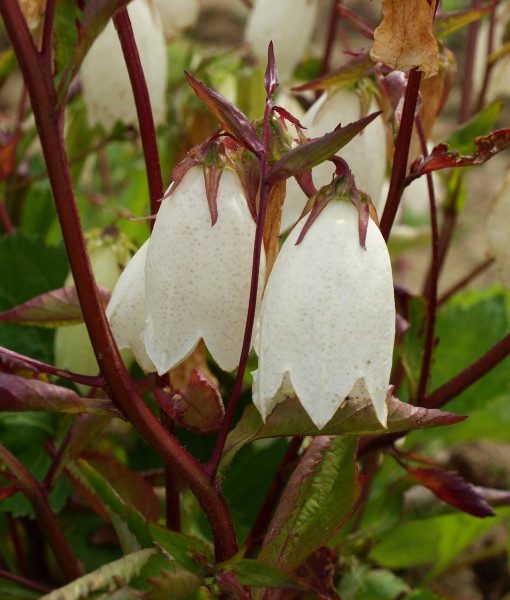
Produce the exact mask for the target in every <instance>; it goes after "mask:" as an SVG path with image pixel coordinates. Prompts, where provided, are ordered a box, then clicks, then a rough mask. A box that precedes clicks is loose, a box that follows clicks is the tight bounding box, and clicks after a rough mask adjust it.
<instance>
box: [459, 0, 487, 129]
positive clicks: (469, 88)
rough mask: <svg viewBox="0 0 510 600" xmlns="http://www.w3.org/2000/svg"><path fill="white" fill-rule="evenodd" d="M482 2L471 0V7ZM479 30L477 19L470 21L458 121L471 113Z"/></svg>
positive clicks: (461, 121)
mask: <svg viewBox="0 0 510 600" xmlns="http://www.w3.org/2000/svg"><path fill="white" fill-rule="evenodd" d="M481 4H482V1H481V0H472V2H471V6H472V8H477V7H478V6H480V5H481ZM479 30H480V23H479V21H475V22H474V23H471V25H470V26H469V29H468V39H467V44H466V54H465V57H464V60H465V62H464V73H463V78H462V98H461V103H460V113H459V123H464V122H465V121H467V120H468V119H469V117H470V116H471V114H472V108H471V104H472V97H473V71H474V65H475V53H476V42H477V39H478V32H479Z"/></svg>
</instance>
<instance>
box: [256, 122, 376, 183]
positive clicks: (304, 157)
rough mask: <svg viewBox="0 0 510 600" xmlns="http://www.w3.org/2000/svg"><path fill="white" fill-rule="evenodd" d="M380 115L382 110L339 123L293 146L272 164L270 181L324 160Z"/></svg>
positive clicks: (278, 179)
mask: <svg viewBox="0 0 510 600" xmlns="http://www.w3.org/2000/svg"><path fill="white" fill-rule="evenodd" d="M379 115H380V112H375V113H372V114H371V115H368V117H363V118H362V119H359V121H355V122H354V123H349V124H348V125H346V126H345V127H341V126H340V125H339V126H338V127H337V128H336V129H335V130H334V131H331V132H330V133H326V135H323V136H322V137H320V138H316V139H313V140H311V141H309V142H306V143H304V144H302V145H300V146H297V147H296V148H293V149H292V150H290V152H287V154H285V156H283V157H282V158H281V159H280V160H279V161H277V162H276V163H274V165H272V166H271V168H270V169H269V172H268V174H267V178H268V181H270V182H271V183H273V184H274V183H276V182H277V181H280V180H281V179H287V178H288V177H292V176H293V175H295V174H296V173H299V172H300V171H304V170H307V169H311V168H312V167H315V166H316V165H318V164H320V163H322V162H324V161H325V160H327V159H328V158H330V157H331V156H333V155H334V154H336V153H337V152H338V151H339V150H340V148H343V147H344V146H345V145H346V144H348V143H349V142H350V141H351V140H352V138H353V137H355V136H356V135H357V134H358V133H359V132H360V131H362V130H363V129H365V127H366V126H367V125H369V124H370V123H371V122H372V121H373V120H374V119H375V118H377V117H378V116H379Z"/></svg>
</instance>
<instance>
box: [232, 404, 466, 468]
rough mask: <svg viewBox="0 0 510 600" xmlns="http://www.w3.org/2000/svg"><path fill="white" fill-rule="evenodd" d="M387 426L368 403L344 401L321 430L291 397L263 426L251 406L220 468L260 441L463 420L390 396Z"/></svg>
mask: <svg viewBox="0 0 510 600" xmlns="http://www.w3.org/2000/svg"><path fill="white" fill-rule="evenodd" d="M386 401H387V403H388V422H387V428H384V427H383V426H382V425H381V424H380V422H379V420H378V419H377V416H376V414H375V411H374V409H373V405H372V402H371V400H369V399H365V400H360V401H354V400H347V401H346V402H344V403H343V404H342V406H341V407H340V408H339V409H338V410H337V412H336V413H335V415H334V416H333V418H332V419H331V420H330V421H329V423H328V424H327V425H326V426H325V427H323V428H322V429H320V430H319V429H317V427H315V425H314V424H313V423H312V421H311V419H310V417H309V416H308V415H307V414H306V412H305V410H304V409H303V407H302V406H301V403H300V402H299V400H298V399H297V398H296V397H295V396H293V397H288V398H286V399H285V400H284V401H283V402H280V403H279V404H277V405H276V407H275V408H274V410H273V412H272V413H271V414H270V415H269V417H268V418H267V420H266V422H265V423H264V422H263V421H262V418H261V416H260V413H259V412H258V410H257V409H256V408H255V407H254V406H253V405H252V404H250V405H249V406H248V407H247V408H246V409H245V411H244V413H243V416H242V417H241V419H240V420H239V422H238V423H237V425H236V426H235V428H234V429H233V430H232V431H231V432H230V434H229V436H228V438H227V442H226V444H225V451H224V453H223V458H222V463H221V467H222V468H225V466H226V465H228V464H229V463H230V461H231V460H232V458H233V456H234V455H235V453H236V452H237V451H238V450H239V448H241V447H242V446H244V445H246V444H248V443H250V442H252V441H254V440H259V439H264V438H274V437H284V436H294V435H311V436H321V435H341V434H344V435H345V434H348V435H361V434H364V435H369V434H375V433H395V432H400V431H408V430H410V429H416V428H423V427H436V426H439V425H449V424H453V423H457V422H459V421H462V420H464V417H459V416H457V415H452V414H450V413H445V412H442V411H437V410H426V409H424V408H419V407H415V406H412V405H410V404H405V403H404V402H400V400H397V399H396V398H393V397H392V396H391V395H388V397H387V400H386Z"/></svg>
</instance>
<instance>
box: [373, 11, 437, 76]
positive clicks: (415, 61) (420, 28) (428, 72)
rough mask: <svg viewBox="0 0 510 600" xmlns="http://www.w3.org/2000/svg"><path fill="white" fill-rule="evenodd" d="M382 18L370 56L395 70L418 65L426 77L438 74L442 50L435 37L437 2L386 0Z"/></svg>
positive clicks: (403, 69)
mask: <svg viewBox="0 0 510 600" xmlns="http://www.w3.org/2000/svg"><path fill="white" fill-rule="evenodd" d="M382 9H383V20H382V23H381V24H380V25H379V27H377V29H376V30H375V32H374V46H373V48H372V50H371V51H370V56H371V57H372V59H373V60H374V61H379V62H382V63H384V64H386V65H388V66H389V67H391V68H392V69H398V70H399V71H409V70H410V69H413V68H414V67H417V68H418V70H419V71H421V72H422V73H423V76H424V77H431V76H432V75H436V73H437V72H438V69H439V50H438V46H437V41H436V38H435V37H434V30H433V20H434V12H435V2H433V3H432V6H431V5H430V4H429V3H428V1H427V0H405V2H402V0H383V1H382Z"/></svg>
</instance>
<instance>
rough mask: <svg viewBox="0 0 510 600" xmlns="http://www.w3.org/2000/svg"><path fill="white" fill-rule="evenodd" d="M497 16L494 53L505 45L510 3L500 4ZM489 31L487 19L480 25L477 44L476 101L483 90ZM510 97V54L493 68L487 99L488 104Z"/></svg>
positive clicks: (474, 70) (474, 73)
mask: <svg viewBox="0 0 510 600" xmlns="http://www.w3.org/2000/svg"><path fill="white" fill-rule="evenodd" d="M496 15H497V20H496V27H495V28H494V52H495V51H497V50H499V49H500V48H501V46H502V45H503V44H504V43H505V42H504V40H503V38H504V36H505V31H506V27H507V24H508V23H509V22H510V2H500V3H499V4H498V6H497V8H496ZM489 30H490V25H489V22H488V21H487V19H485V20H484V21H483V22H482V24H481V25H480V30H479V32H478V36H477V42H476V51H475V64H474V68H473V79H474V82H473V83H474V90H475V99H476V98H477V97H478V94H479V93H480V91H481V89H482V85H483V80H484V76H485V65H486V64H487V50H488V47H489ZM508 96H510V54H506V55H505V56H503V57H501V58H500V59H499V60H497V61H496V63H495V64H494V66H493V67H492V69H491V74H490V78H489V84H488V87H487V92H486V97H485V99H486V101H487V102H492V101H493V100H495V99H496V98H500V97H508Z"/></svg>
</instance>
